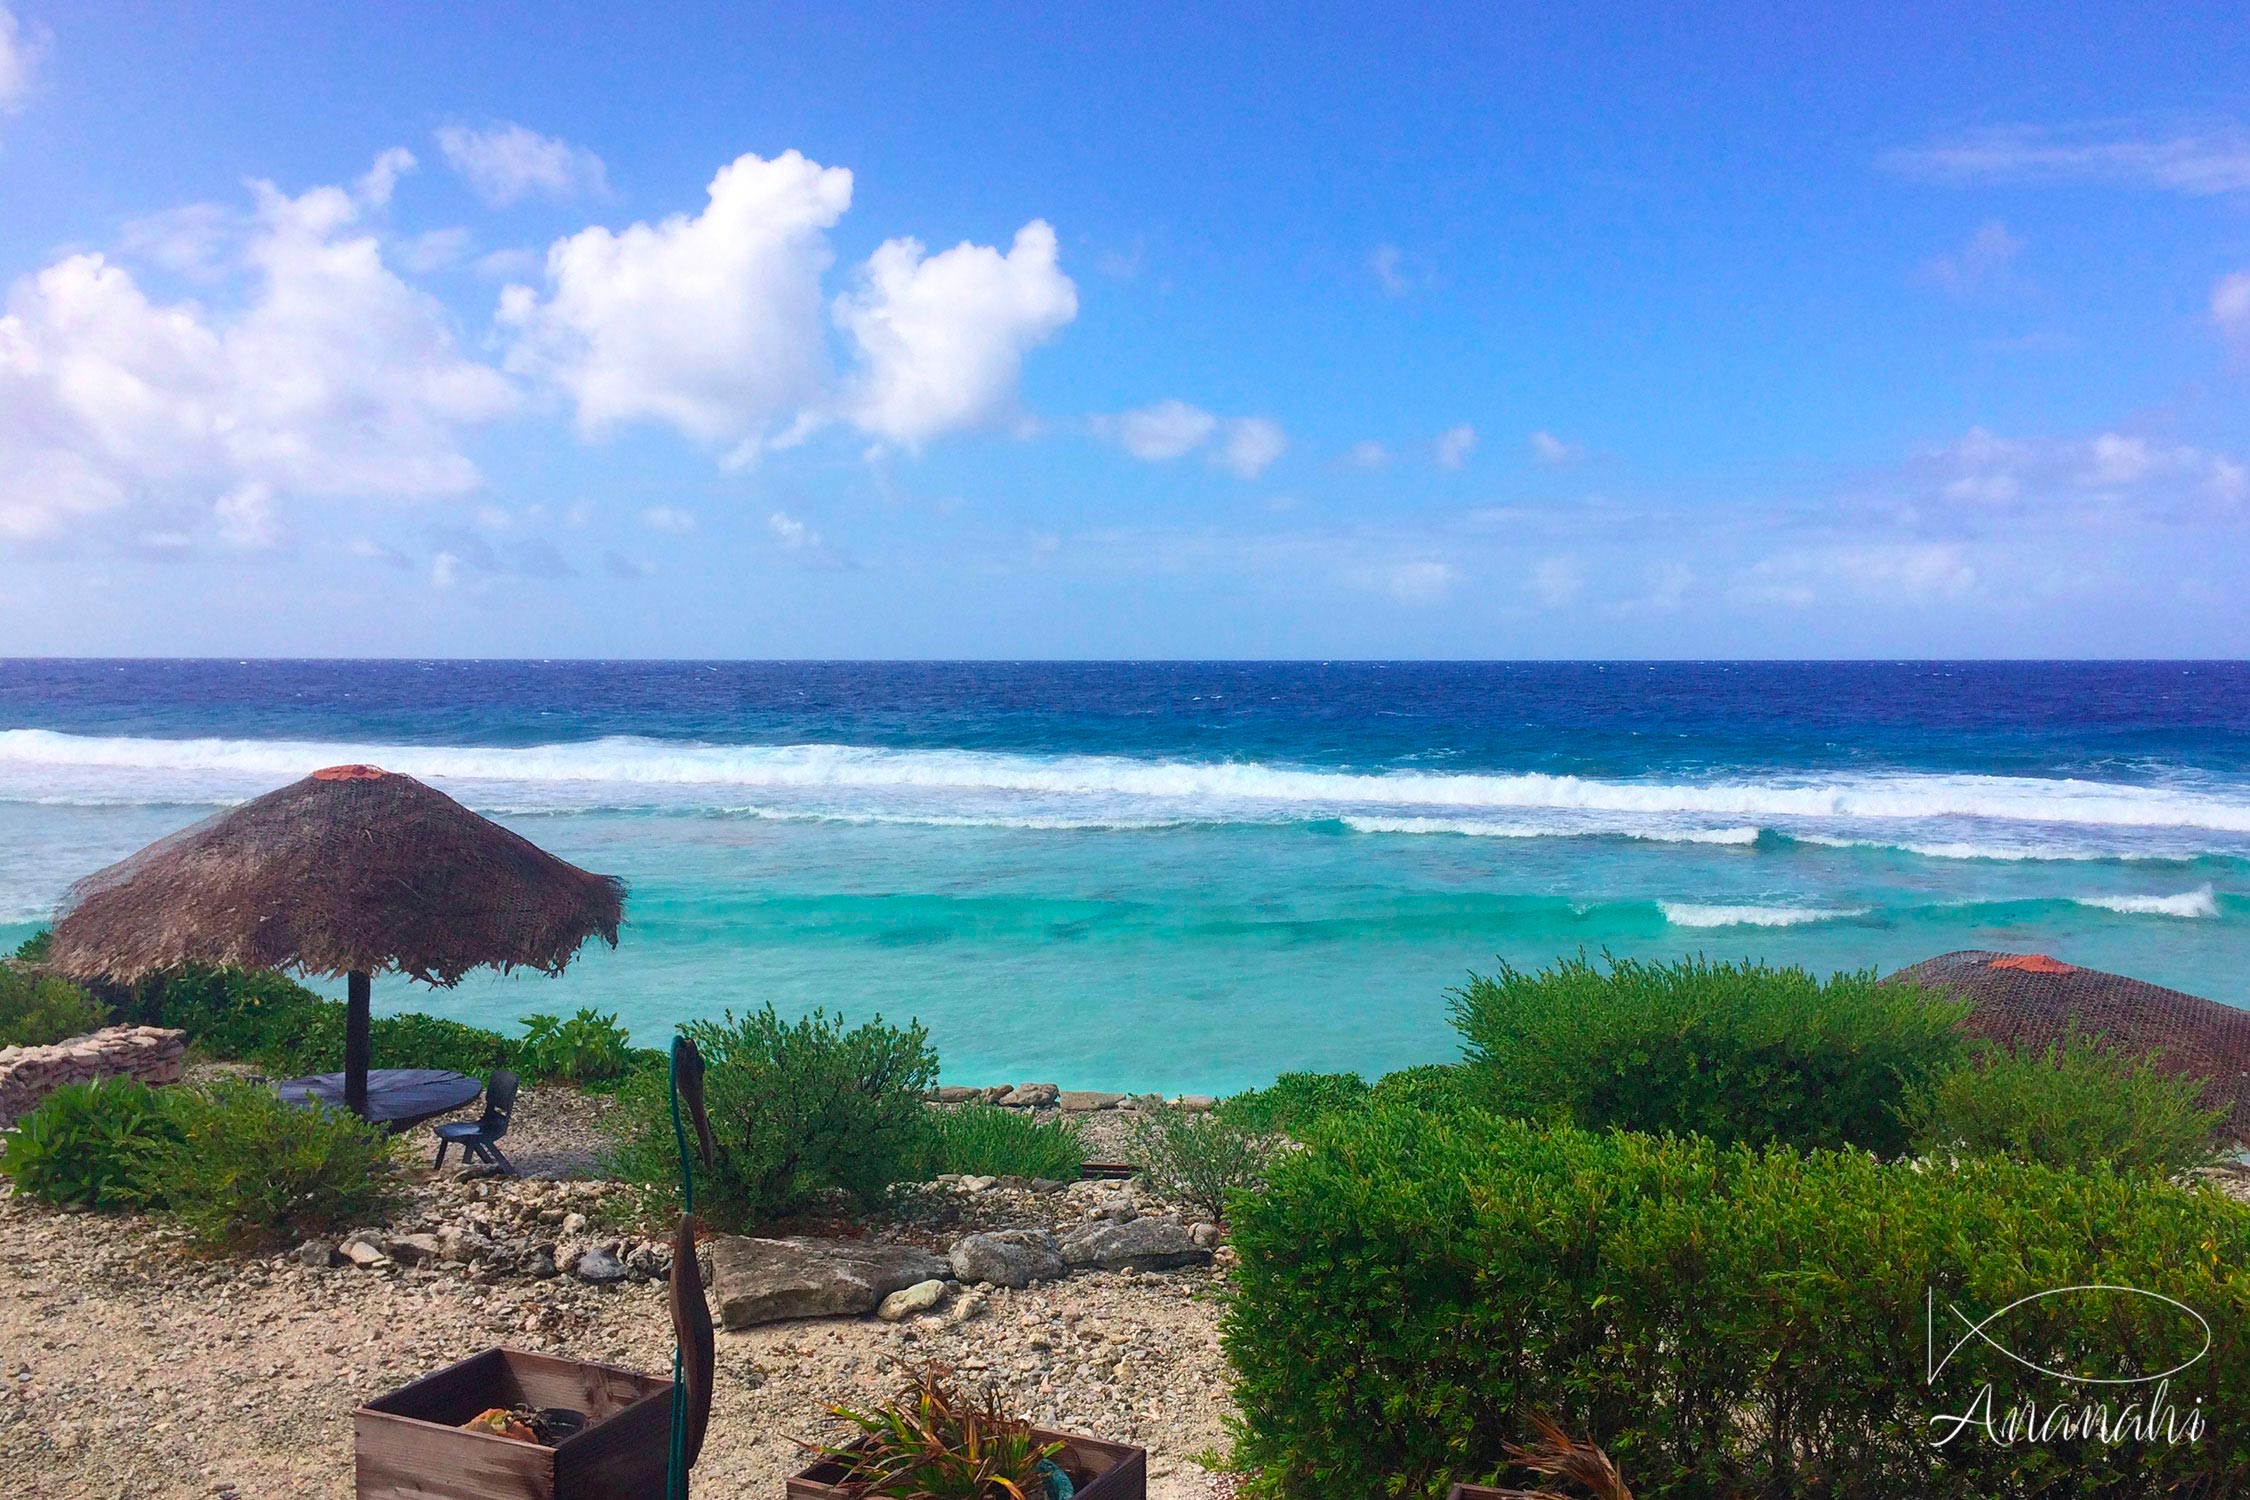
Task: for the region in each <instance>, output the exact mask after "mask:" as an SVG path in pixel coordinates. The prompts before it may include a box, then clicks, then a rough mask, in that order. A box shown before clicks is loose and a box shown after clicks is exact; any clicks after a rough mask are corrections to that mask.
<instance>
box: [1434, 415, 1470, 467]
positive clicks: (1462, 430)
mask: <svg viewBox="0 0 2250 1500" xmlns="http://www.w3.org/2000/svg"><path fill="white" fill-rule="evenodd" d="M1476 446H1477V430H1476V429H1475V428H1474V427H1471V426H1470V425H1469V424H1468V423H1466V422H1463V423H1462V424H1461V425H1460V426H1458V427H1448V428H1446V429H1445V431H1443V432H1441V433H1439V434H1438V437H1437V444H1436V447H1435V449H1434V450H1433V452H1432V457H1434V458H1435V459H1436V460H1437V466H1438V467H1439V468H1441V469H1458V468H1460V467H1461V466H1462V465H1463V464H1465V463H1467V462H1468V461H1469V455H1470V454H1471V453H1473V452H1475V451H1476Z"/></svg>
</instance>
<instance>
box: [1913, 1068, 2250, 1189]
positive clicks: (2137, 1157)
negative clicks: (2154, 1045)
mask: <svg viewBox="0 0 2250 1500" xmlns="http://www.w3.org/2000/svg"><path fill="white" fill-rule="evenodd" d="M2202 1095H2203V1084H2202V1081H2201V1080H2200V1079H2195V1078H2182V1077H2179V1076H2177V1075H2174V1074H2169V1073H2165V1072H2162V1071H2160V1070H2158V1068H2157V1067H2156V1065H2155V1064H2154V1063H2153V1062H2151V1061H2150V1060H2149V1059H2148V1058H2146V1057H2140V1056H2133V1055H2130V1054H2126V1053H2121V1052H2119V1051H2117V1050H2115V1049H2113V1048H2111V1047H2109V1046H2106V1045H2104V1044H2103V1043H2102V1042H2100V1041H2099V1040H2097V1039H2095V1038H2091V1037H2084V1036H2073V1037H2068V1038H2065V1039H2064V1040H2062V1041H2060V1042H2057V1043H2056V1044H2055V1045H2054V1046H2053V1047H2051V1048H2049V1049H2048V1050H2047V1051H2046V1052H2044V1053H2039V1052H2020V1053H2010V1052H2005V1051H1995V1052H1992V1053H1989V1054H1988V1055H1987V1056H1985V1057H1983V1058H1982V1059H1980V1060H1979V1063H1978V1065H1977V1066H1975V1067H1970V1068H1963V1069H1960V1070H1958V1071H1956V1072H1953V1073H1949V1074H1947V1075H1946V1076H1945V1077H1943V1078H1940V1079H1938V1080H1937V1081H1936V1082H1934V1083H1932V1084H1929V1085H1927V1086H1925V1087H1923V1088H1919V1089H1916V1090H1914V1091H1913V1092H1912V1093H1910V1094H1909V1095H1908V1096H1907V1099H1906V1104H1905V1108H1904V1119H1905V1121H1906V1124H1907V1128H1908V1129H1909V1130H1910V1131H1911V1132H1912V1134H1913V1138H1914V1149H1915V1150H1917V1151H1922V1152H1932V1153H1935V1152H1947V1151H1958V1152H1971V1153H1980V1154H1988V1155H1995V1156H2011V1157H2014V1158H2015V1159H2016V1160H2018V1161H2028V1162H2038V1163H2042V1164H2044V1165H2046V1166H2051V1167H2089V1166H2096V1165H2100V1166H2107V1167H2113V1168H2115V1169H2116V1170H2118V1171H2120V1172H2143V1173H2155V1174H2156V1175H2158V1176H2163V1177H2171V1176H2176V1175H2178V1174H2179V1173H2182V1172H2188V1171H2192V1170H2194V1169H2195V1168H2197V1167H2206V1166H2210V1165H2211V1164H2212V1163H2213V1162H2215V1161H2217V1160H2218V1159H2219V1155H2220V1152H2219V1149H2218V1129H2219V1122H2220V1121H2221V1120H2222V1119H2224V1118H2225V1114H2226V1112H2225V1111H2224V1110H2223V1109H2205V1108H2204V1107H2203V1104H2202Z"/></svg>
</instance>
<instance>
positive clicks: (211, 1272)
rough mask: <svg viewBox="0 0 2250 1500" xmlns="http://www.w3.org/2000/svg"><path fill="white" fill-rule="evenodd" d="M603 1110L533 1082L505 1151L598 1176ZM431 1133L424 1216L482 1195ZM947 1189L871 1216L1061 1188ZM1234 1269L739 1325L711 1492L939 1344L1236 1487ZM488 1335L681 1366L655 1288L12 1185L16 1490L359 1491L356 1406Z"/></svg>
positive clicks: (1, 1440)
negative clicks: (500, 1271)
mask: <svg viewBox="0 0 2250 1500" xmlns="http://www.w3.org/2000/svg"><path fill="white" fill-rule="evenodd" d="M608 1106H609V1101H607V1100H605V1099H600V1098H598V1097H588V1096H581V1095H577V1094H575V1093H572V1092H570V1091H567V1090H527V1091H526V1092H525V1094H524V1095H523V1100H522V1102H521V1104H520V1105H519V1107H518V1112H517V1115H516V1118H515V1123H514V1124H513V1125H512V1126H511V1128H510V1130H509V1133H508V1137H507V1142H506V1149H508V1151H509V1154H510V1156H511V1157H512V1158H513V1159H514V1160H515V1161H516V1163H517V1165H518V1166H519V1167H521V1168H523V1169H524V1170H525V1171H526V1172H527V1173H539V1174H541V1175H546V1176H568V1175H583V1174H585V1173H586V1172H587V1171H589V1170H590V1168H591V1166H592V1164H593V1160H594V1157H593V1150H594V1147H595V1144H596V1138H595V1136H594V1130H593V1127H594V1123H595V1121H596V1120H597V1119H598V1117H599V1115H600V1113H601V1112H602V1111H603V1110H604V1109H606V1108H607V1107H608ZM428 1141H429V1137H428V1135H427V1133H426V1132H421V1133H418V1134H416V1135H413V1136H409V1137H408V1138H407V1139H406V1141H405V1142H404V1143H402V1147H401V1149H402V1152H403V1153H405V1154H407V1155H409V1156H411V1157H412V1159H413V1160H414V1161H415V1163H416V1170H415V1172H414V1174H413V1175H414V1178H415V1183H416V1185H415V1189H414V1193H413V1196H412V1200H411V1202H412V1205H413V1208H414V1210H415V1211H422V1210H426V1209H427V1208H428V1206H429V1205H431V1204H436V1203H443V1202H448V1201H452V1200H454V1199H456V1198H457V1197H458V1196H459V1195H461V1194H464V1193H471V1192H474V1191H476V1188H477V1186H478V1185H477V1184H472V1183H469V1182H464V1181H462V1180H460V1179H459V1178H458V1176H457V1174H456V1170H455V1169H454V1168H453V1167H452V1166H451V1165H450V1164H449V1165H448V1167H447V1169H446V1171H445V1173H444V1174H443V1179H442V1180H440V1179H439V1178H437V1177H436V1176H434V1175H433V1174H431V1173H429V1172H428V1171H427V1170H426V1167H427V1163H428V1160H429V1150H430V1147H429V1145H428ZM527 1186H531V1185H527ZM494 1188H495V1189H499V1190H502V1191H509V1192H513V1191H516V1190H517V1189H515V1188H513V1187H512V1186H508V1185H502V1184H494ZM588 1191H598V1189H592V1188H589V1189H588ZM955 1196H958V1195H950V1194H946V1193H943V1192H940V1191H938V1190H934V1189H933V1190H930V1191H929V1192H928V1193H926V1194H924V1195H921V1196H920V1198H917V1196H916V1195H908V1196H907V1198H906V1199H904V1200H903V1201H902V1204H901V1208H900V1210H899V1211H898V1212H897V1213H896V1214H893V1215H885V1216H882V1217H881V1218H879V1219H878V1220H877V1221H876V1222H875V1223H874V1224H873V1225H871V1226H870V1227H871V1228H876V1229H879V1230H880V1231H881V1232H884V1233H887V1234H891V1235H895V1236H897V1237H899V1238H913V1239H923V1240H927V1241H929V1242H933V1243H934V1242H938V1241H940V1240H941V1239H942V1238H943V1237H944V1236H945V1235H946V1234H948V1233H958V1232H961V1231H962V1230H963V1229H965V1228H966V1227H968V1226H969V1225H972V1224H977V1223H982V1222H986V1221H991V1222H1004V1221H1012V1222H1019V1223H1020V1222H1031V1221H1034V1220H1036V1219H1039V1218H1041V1217H1043V1216H1042V1215H1041V1214H1040V1213H1039V1209H1040V1207H1042V1206H1043V1205H1046V1204H1048V1203H1051V1202H1052V1201H1053V1200H1052V1198H1051V1196H1049V1195H1036V1194H1029V1193H1013V1192H1008V1191H1006V1190H999V1191H995V1192H992V1193H989V1194H982V1195H977V1197H976V1199H975V1201H973V1203H971V1204H970V1206H968V1207H967V1208H966V1209H959V1210H957V1209H954V1208H953V1207H951V1206H950V1203H951V1199H952V1198H953V1197H955ZM933 1221H937V1222H933ZM1224 1258H1225V1257H1224V1256H1222V1260H1224ZM1224 1275H1225V1273H1224V1270H1223V1269H1202V1270H1190V1271H1183V1272H1176V1273H1171V1274H1164V1275H1155V1274H1146V1275H1144V1274H1136V1273H1133V1272H1120V1273H1114V1274H1111V1273H1098V1272H1097V1273H1080V1274H1077V1275H1074V1276H1072V1277H1070V1278H1069V1279H1068V1280H1067V1281H1063V1282H1058V1283H1054V1284H1051V1285H1048V1286H1045V1287H1039V1288H1033V1289H1030V1290H1027V1291H1019V1292H1008V1291H1004V1290H997V1289H988V1290H984V1291H972V1292H970V1293H967V1294H964V1295H962V1296H960V1297H957V1298H955V1299H953V1300H952V1301H951V1302H949V1303H948V1304H947V1305H946V1306H945V1307H944V1308H941V1309H940V1310H938V1311H937V1312H935V1313H933V1314H930V1315H927V1316H924V1317H921V1318H916V1319H910V1320H908V1321H906V1322H902V1323H898V1324H887V1323H882V1322H879V1321H877V1320H876V1319H873V1318H838V1319H821V1320H812V1321H803V1322H796V1323H783V1324H774V1325H769V1326H767V1327H763V1328H756V1329H751V1330H748V1331H746V1332H742V1333H729V1332H726V1331H724V1330H722V1331H721V1332H720V1334H719V1339H718V1372H719V1382H718V1391H717V1396H716V1399H715V1401H714V1404H713V1411H712V1426H711V1435H710V1438H709V1441H708V1444H707V1446H706V1448H705V1451H704V1457H703V1460H702V1462H701V1463H700V1464H699V1465H698V1467H697V1469H696V1484H697V1490H698V1493H701V1494H710V1495H730V1496H744V1497H752V1496H760V1495H772V1496H778V1495H779V1494H780V1493H781V1480H782V1477H783V1476H784V1475H785V1474H787V1473H789V1472H791V1471H792V1470H794V1469H795V1468H797V1467H798V1466H799V1465H800V1463H801V1459H800V1458H799V1455H798V1450H797V1448H796V1447H795V1445H794V1444H793V1443H792V1442H791V1441H790V1439H791V1438H792V1437H799V1438H805V1439H818V1438H822V1437H825V1436H830V1435H833V1433H834V1432H835V1428H834V1427H833V1424H832V1421H831V1419H829V1418H827V1417H826V1415H825V1413H826V1408H827V1407H828V1405H829V1404H830V1403H833V1402H837V1401H847V1402H852V1403H866V1402H870V1401H873V1400H877V1399H880V1398H881V1397H883V1396H885V1395H887V1394H889V1393H890V1392H891V1390H892V1389H893V1388H894V1387H895V1385H896V1384H897V1383H898V1380H899V1372H900V1368H901V1366H902V1364H904V1363H907V1362H918V1361H922V1360H929V1359H936V1360H941V1361H943V1362H945V1363H948V1364H950V1365H953V1366H954V1367H955V1368H956V1369H958V1370H960V1371H962V1372H964V1373H965V1374H967V1375H969V1376H971V1377H973V1378H976V1379H979V1380H990V1381H993V1382H995V1383H997V1384H998V1385H1000V1386H1001V1387H1002V1389H1003V1390H1005V1391H1006V1392H1007V1393H1008V1394H1009V1396H1010V1397H1011V1404H1012V1405H1014V1406H1015V1407H1016V1408H1017V1409H1018V1410H1021V1411H1023V1412H1025V1413H1026V1414H1028V1415H1030V1416H1032V1417H1033V1418H1035V1419H1037V1420H1039V1421H1041V1422H1044V1423H1048V1424H1051V1425H1054V1426H1058V1427H1062V1428H1065V1429H1067V1430H1073V1431H1079V1432H1085V1433H1088V1434H1091V1435H1094V1436H1099V1437H1106V1438H1112V1439H1116V1440H1120V1441H1130V1442H1137V1443H1139V1444H1141V1445H1142V1446H1144V1447H1146V1448H1148V1449H1149V1453H1150V1476H1151V1478H1150V1494H1151V1495H1152V1496H1154V1497H1157V1500H1205V1497H1210V1496H1213V1495H1215V1494H1219V1493H1221V1491H1220V1490H1219V1489H1218V1488H1217V1486H1218V1484H1219V1482H1220V1481H1218V1479H1217V1478H1216V1477H1215V1476H1214V1475H1212V1474H1210V1473H1209V1472H1207V1471H1206V1470H1205V1469H1204V1468H1202V1467H1201V1466H1200V1465H1199V1464H1198V1463H1196V1461H1195V1460H1196V1458H1197V1457H1198V1456H1204V1457H1208V1456H1210V1454H1211V1453H1212V1452H1213V1451H1214V1450H1221V1451H1223V1450H1224V1448H1225V1446H1226V1442H1227V1439H1226V1434H1225V1429H1224V1421H1225V1418H1226V1416H1227V1415H1228V1413H1229V1411H1230V1410H1231V1408H1230V1407H1229V1404H1228V1401H1227V1396H1226V1372H1225V1366H1224V1362H1223V1360H1222V1358H1221V1356H1220V1353H1219V1348H1218V1336H1217V1320H1218V1312H1219V1293H1220V1292H1221V1290H1222V1288H1223V1285H1224ZM496 1343H509V1344H514V1345H517V1346H519V1347H524V1348H530V1349H537V1350H543V1351H548V1352H552V1353H556V1354H561V1355H566V1356H569V1357H572V1358H581V1359H591V1360H599V1361H603V1362H606V1363H611V1364H619V1365H624V1366H628V1367H630V1368H633V1369H638V1370H645V1371H649V1372H651V1373H657V1374H662V1373H665V1372H668V1371H669V1370H670V1368H671V1353H672V1336H671V1326H670V1321H669V1318H668V1317H667V1315H666V1312H665V1307H664V1293H663V1288H662V1286H661V1284H659V1283H656V1282H649V1281H628V1282H622V1283H618V1284H616V1285H612V1286H604V1287H595V1286H590V1285H587V1284H584V1283H582V1282H579V1281H576V1280H574V1279H571V1278H569V1277H556V1278H552V1279H548V1280H532V1279H529V1278H522V1277H511V1278H505V1279H500V1280H496V1281H489V1282H483V1283H480V1282H478V1281H474V1280H471V1279H470V1277H469V1276H468V1274H467V1273H466V1272H465V1270H464V1268H462V1267H459V1266H429V1267H413V1268H408V1267H400V1266H392V1267H388V1268H386V1269H382V1270H374V1271H370V1270H361V1269H357V1268H353V1267H349V1266H346V1267H341V1268H336V1269H327V1268H321V1269H315V1268H312V1267H308V1266H304V1265H301V1264H299V1263H298V1262H297V1261H296V1260H295V1258H293V1257H291V1256H280V1257H275V1258H271V1259H255V1260H232V1261H224V1262H216V1263H202V1262H197V1261H194V1260H190V1259H187V1258H185V1257H183V1256H181V1255H180V1254H178V1253H177V1251H176V1250H175V1249H174V1248H173V1246H172V1244H171V1243H170V1241H169V1240H168V1238H167V1236H166V1235H165V1233H164V1231H163V1230H162V1229H161V1228H160V1227H159V1226H158V1225H156V1224H154V1223H152V1222H149V1221H146V1220H141V1219H135V1218H116V1217H107V1216H103V1217H97V1216H93V1215H88V1214H77V1213H58V1212H55V1211H53V1210H51V1209H47V1208H45V1207H43V1206H40V1205H35V1204H30V1203H18V1202H16V1201H14V1200H12V1199H10V1198H7V1197H5V1196H0V1475H5V1476H7V1478H6V1482H5V1484H4V1485H0V1489H4V1492H5V1496H6V1497H7V1500H17V1497H25V1500H49V1497H52V1500H95V1497H99V1500H113V1497H114V1500H147V1497H187V1496H220V1497H230V1496H231V1497H235V1500H266V1497H272V1500H295V1497H299V1496H304V1497H333V1500H344V1497H347V1496H349V1495H350V1494H351V1493H352V1429H351V1411H352V1409H353V1407H355V1406H357V1405H358V1404H359V1403H361V1402H362V1401H365V1400H367V1399H369V1398H371V1397H374V1396H377V1395H380V1394H382V1393H384V1392H386V1391H389V1390H393V1389H395V1388H397V1387H398V1386H400V1385H403V1384H405V1383H406V1382H407V1381H409V1380H412V1379H415V1378H417V1377H418V1376H421V1375H424V1374H427V1373H429V1372H430V1371H432V1370H435V1369H437V1368H439V1367H441V1366H443V1365H445V1364H448V1363H450V1362H452V1361H454V1360H457V1359H461V1358H464V1357H466V1356H467V1355H470V1354H473V1353H475V1352H477V1351H478V1350H480V1349H483V1348H487V1347H489V1346H491V1345H493V1344H496Z"/></svg>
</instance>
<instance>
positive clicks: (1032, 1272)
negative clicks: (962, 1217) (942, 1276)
mask: <svg viewBox="0 0 2250 1500" xmlns="http://www.w3.org/2000/svg"><path fill="white" fill-rule="evenodd" d="M952 1261H953V1274H954V1275H955V1276H956V1277H958V1278H959V1279H961V1280H962V1281H966V1282H969V1283H971V1284H972V1285H973V1284H975V1283H977V1282H984V1283H987V1284H989V1285H991V1286H1007V1287H1026V1286H1029V1285H1031V1284H1032V1283H1033V1282H1035V1281H1057V1280H1060V1279H1061V1278H1063V1277H1065V1276H1068V1275H1069V1274H1070V1266H1069V1265H1068V1263H1066V1262H1065V1261H1064V1260H1063V1257H1062V1250H1061V1248H1060V1247H1059V1246H1058V1245H1056V1243H1055V1237H1054V1236H1053V1235H1051V1234H1049V1233H1048V1232H1047V1231H1046V1230H1044V1229H995V1230H993V1231H991V1232H990V1233H988V1234H972V1235H967V1236H965V1237H963V1238H961V1239H958V1240H955V1241H954V1242H953V1255H952Z"/></svg>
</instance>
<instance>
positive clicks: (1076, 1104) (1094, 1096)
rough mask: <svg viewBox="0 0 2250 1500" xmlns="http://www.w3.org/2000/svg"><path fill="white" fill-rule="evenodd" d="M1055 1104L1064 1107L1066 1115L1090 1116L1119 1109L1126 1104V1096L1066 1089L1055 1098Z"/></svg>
mask: <svg viewBox="0 0 2250 1500" xmlns="http://www.w3.org/2000/svg"><path fill="white" fill-rule="evenodd" d="M1055 1102H1056V1103H1057V1104H1060V1105H1061V1106H1062V1108H1063V1113H1064V1114H1066V1115H1090V1114H1092V1113H1094V1112H1095V1111H1096V1110H1102V1109H1115V1108H1117V1106H1118V1105H1120V1104H1123V1103H1124V1102H1125V1096H1124V1095H1123V1094H1105V1093H1102V1092H1100V1091H1099V1090H1095V1089H1064V1090H1063V1091H1062V1092H1061V1093H1060V1094H1057V1095H1056V1096H1055Z"/></svg>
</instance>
